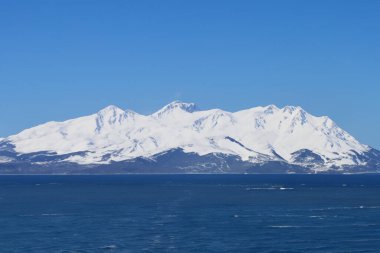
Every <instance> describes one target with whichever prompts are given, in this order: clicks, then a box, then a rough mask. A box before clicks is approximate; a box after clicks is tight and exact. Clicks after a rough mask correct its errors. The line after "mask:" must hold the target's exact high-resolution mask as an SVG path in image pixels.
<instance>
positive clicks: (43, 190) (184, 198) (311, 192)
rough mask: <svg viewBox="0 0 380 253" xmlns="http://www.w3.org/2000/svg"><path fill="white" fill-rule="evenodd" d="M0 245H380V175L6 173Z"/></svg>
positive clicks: (0, 182) (0, 189)
mask: <svg viewBox="0 0 380 253" xmlns="http://www.w3.org/2000/svg"><path fill="white" fill-rule="evenodd" d="M0 252H2V253H3V252H49V253H50V252H95V253H96V252H380V175H114V176H0Z"/></svg>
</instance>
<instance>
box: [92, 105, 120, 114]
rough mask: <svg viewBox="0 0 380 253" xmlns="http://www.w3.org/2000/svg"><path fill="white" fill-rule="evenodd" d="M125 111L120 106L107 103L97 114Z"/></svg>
mask: <svg viewBox="0 0 380 253" xmlns="http://www.w3.org/2000/svg"><path fill="white" fill-rule="evenodd" d="M122 113H125V111H124V110H123V109H121V108H120V107H117V106H116V105H109V106H107V107H104V108H103V109H101V110H100V111H99V112H98V114H101V115H104V114H122Z"/></svg>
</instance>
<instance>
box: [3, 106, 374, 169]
mask: <svg viewBox="0 0 380 253" xmlns="http://www.w3.org/2000/svg"><path fill="white" fill-rule="evenodd" d="M371 172H380V151H378V150H376V149H374V148H372V147H370V146H367V145H364V144H361V143H360V142H359V141H358V140H356V139H355V138H354V137H353V136H351V135H350V134H348V133H347V132H346V131H344V130H343V129H341V128H340V127H338V126H337V125H336V124H335V123H334V121H333V120H331V119H330V118H329V117H327V116H321V117H316V116H313V115H311V114H309V113H307V112H306V111H305V110H303V109H302V108H301V107H298V106H285V107H283V108H278V107H276V106H275V105H269V106H265V107H261V106H260V107H254V108H250V109H246V110H241V111H237V112H227V111H223V110H220V109H212V110H200V109H199V108H198V107H197V106H196V105H195V104H194V103H183V102H180V101H174V102H172V103H170V104H168V105H166V106H165V107H163V108H162V109H160V110H158V111H157V112H155V113H153V114H151V115H142V114H138V113H136V112H134V111H131V110H123V109H121V108H119V107H116V106H108V107H106V108H104V109H102V110H100V111H99V112H97V113H95V114H92V115H89V116H84V117H80V118H76V119H71V120H67V121H63V122H54V121H52V122H47V123H45V124H42V125H38V126H35V127H32V128H30V129H26V130H24V131H22V132H20V133H18V134H16V135H12V136H9V137H6V138H0V174H76V173H79V174H93V173H94V174H99V173H371Z"/></svg>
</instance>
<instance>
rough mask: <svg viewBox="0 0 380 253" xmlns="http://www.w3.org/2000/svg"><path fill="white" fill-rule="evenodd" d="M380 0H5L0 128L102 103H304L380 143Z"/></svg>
mask: <svg viewBox="0 0 380 253" xmlns="http://www.w3.org/2000/svg"><path fill="white" fill-rule="evenodd" d="M379 13H380V1H376V0H373V1H370V0H365V1H357V0H355V1H346V0H345V1H339V0H334V1H330V0H326V1H324V0H318V1H317V0H316V1H304V0H299V1H292V0H288V1H282V0H278V1H271V0H265V1H264V0H262V1H238V0H236V1H219V0H218V1H216V0H214V1H207V0H201V1H195V0H192V1H180V0H175V1H166V0H165V1H156V0H152V1H144V0H138V1H117V0H113V1H108V0H103V1H95V0H91V1H90V0H56V1H50V0H46V1H39V0H35V1H17V0H15V1H10V0H8V1H7V0H6V1H1V5H0V112H1V114H0V117H1V122H0V136H2V137H5V136H7V135H10V134H14V133H17V132H18V131H20V130H22V129H24V128H29V127H31V126H34V125H36V124H39V123H43V122H46V121H50V120H65V119H69V118H73V117H77V116H81V115H87V114H91V113H94V112H96V111H98V110H99V109H101V108H102V107H105V106H106V105H109V104H115V105H118V106H120V107H122V108H125V109H126V108H130V109H133V110H135V111H137V112H140V113H151V112H153V111H155V110H156V109H158V108H160V107H162V106H163V105H165V104H167V103H169V102H171V101H172V100H183V101H188V102H195V103H197V104H198V105H199V106H200V107H201V108H204V109H208V108H215V107H218V108H222V109H225V110H230V111H235V110H239V109H243V108H247V107H253V106H258V105H268V104H276V105H278V106H284V105H288V104H289V105H300V106H302V107H303V108H304V109H305V110H307V111H309V112H310V113H312V114H315V115H328V116H330V117H331V118H333V119H334V120H335V121H336V122H337V123H338V124H339V125H340V126H341V127H342V128H344V129H346V130H347V131H348V132H350V133H351V134H353V135H354V136H355V137H357V138H358V139H359V140H360V141H362V142H363V143H366V144H369V145H372V146H374V147H377V148H380V117H379V109H380V99H379V95H380V15H379Z"/></svg>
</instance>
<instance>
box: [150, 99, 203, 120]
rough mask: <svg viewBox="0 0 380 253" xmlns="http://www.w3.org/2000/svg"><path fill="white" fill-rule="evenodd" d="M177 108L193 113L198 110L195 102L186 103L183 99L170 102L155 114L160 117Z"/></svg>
mask: <svg viewBox="0 0 380 253" xmlns="http://www.w3.org/2000/svg"><path fill="white" fill-rule="evenodd" d="M176 110H181V111H184V112H188V113H193V112H195V111H197V106H196V104H194V103H185V102H182V101H173V102H171V103H170V104H168V105H166V106H164V107H163V108H161V109H160V110H158V111H157V112H155V113H154V114H153V115H154V116H157V117H160V116H162V115H164V114H168V113H170V112H172V111H176Z"/></svg>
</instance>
